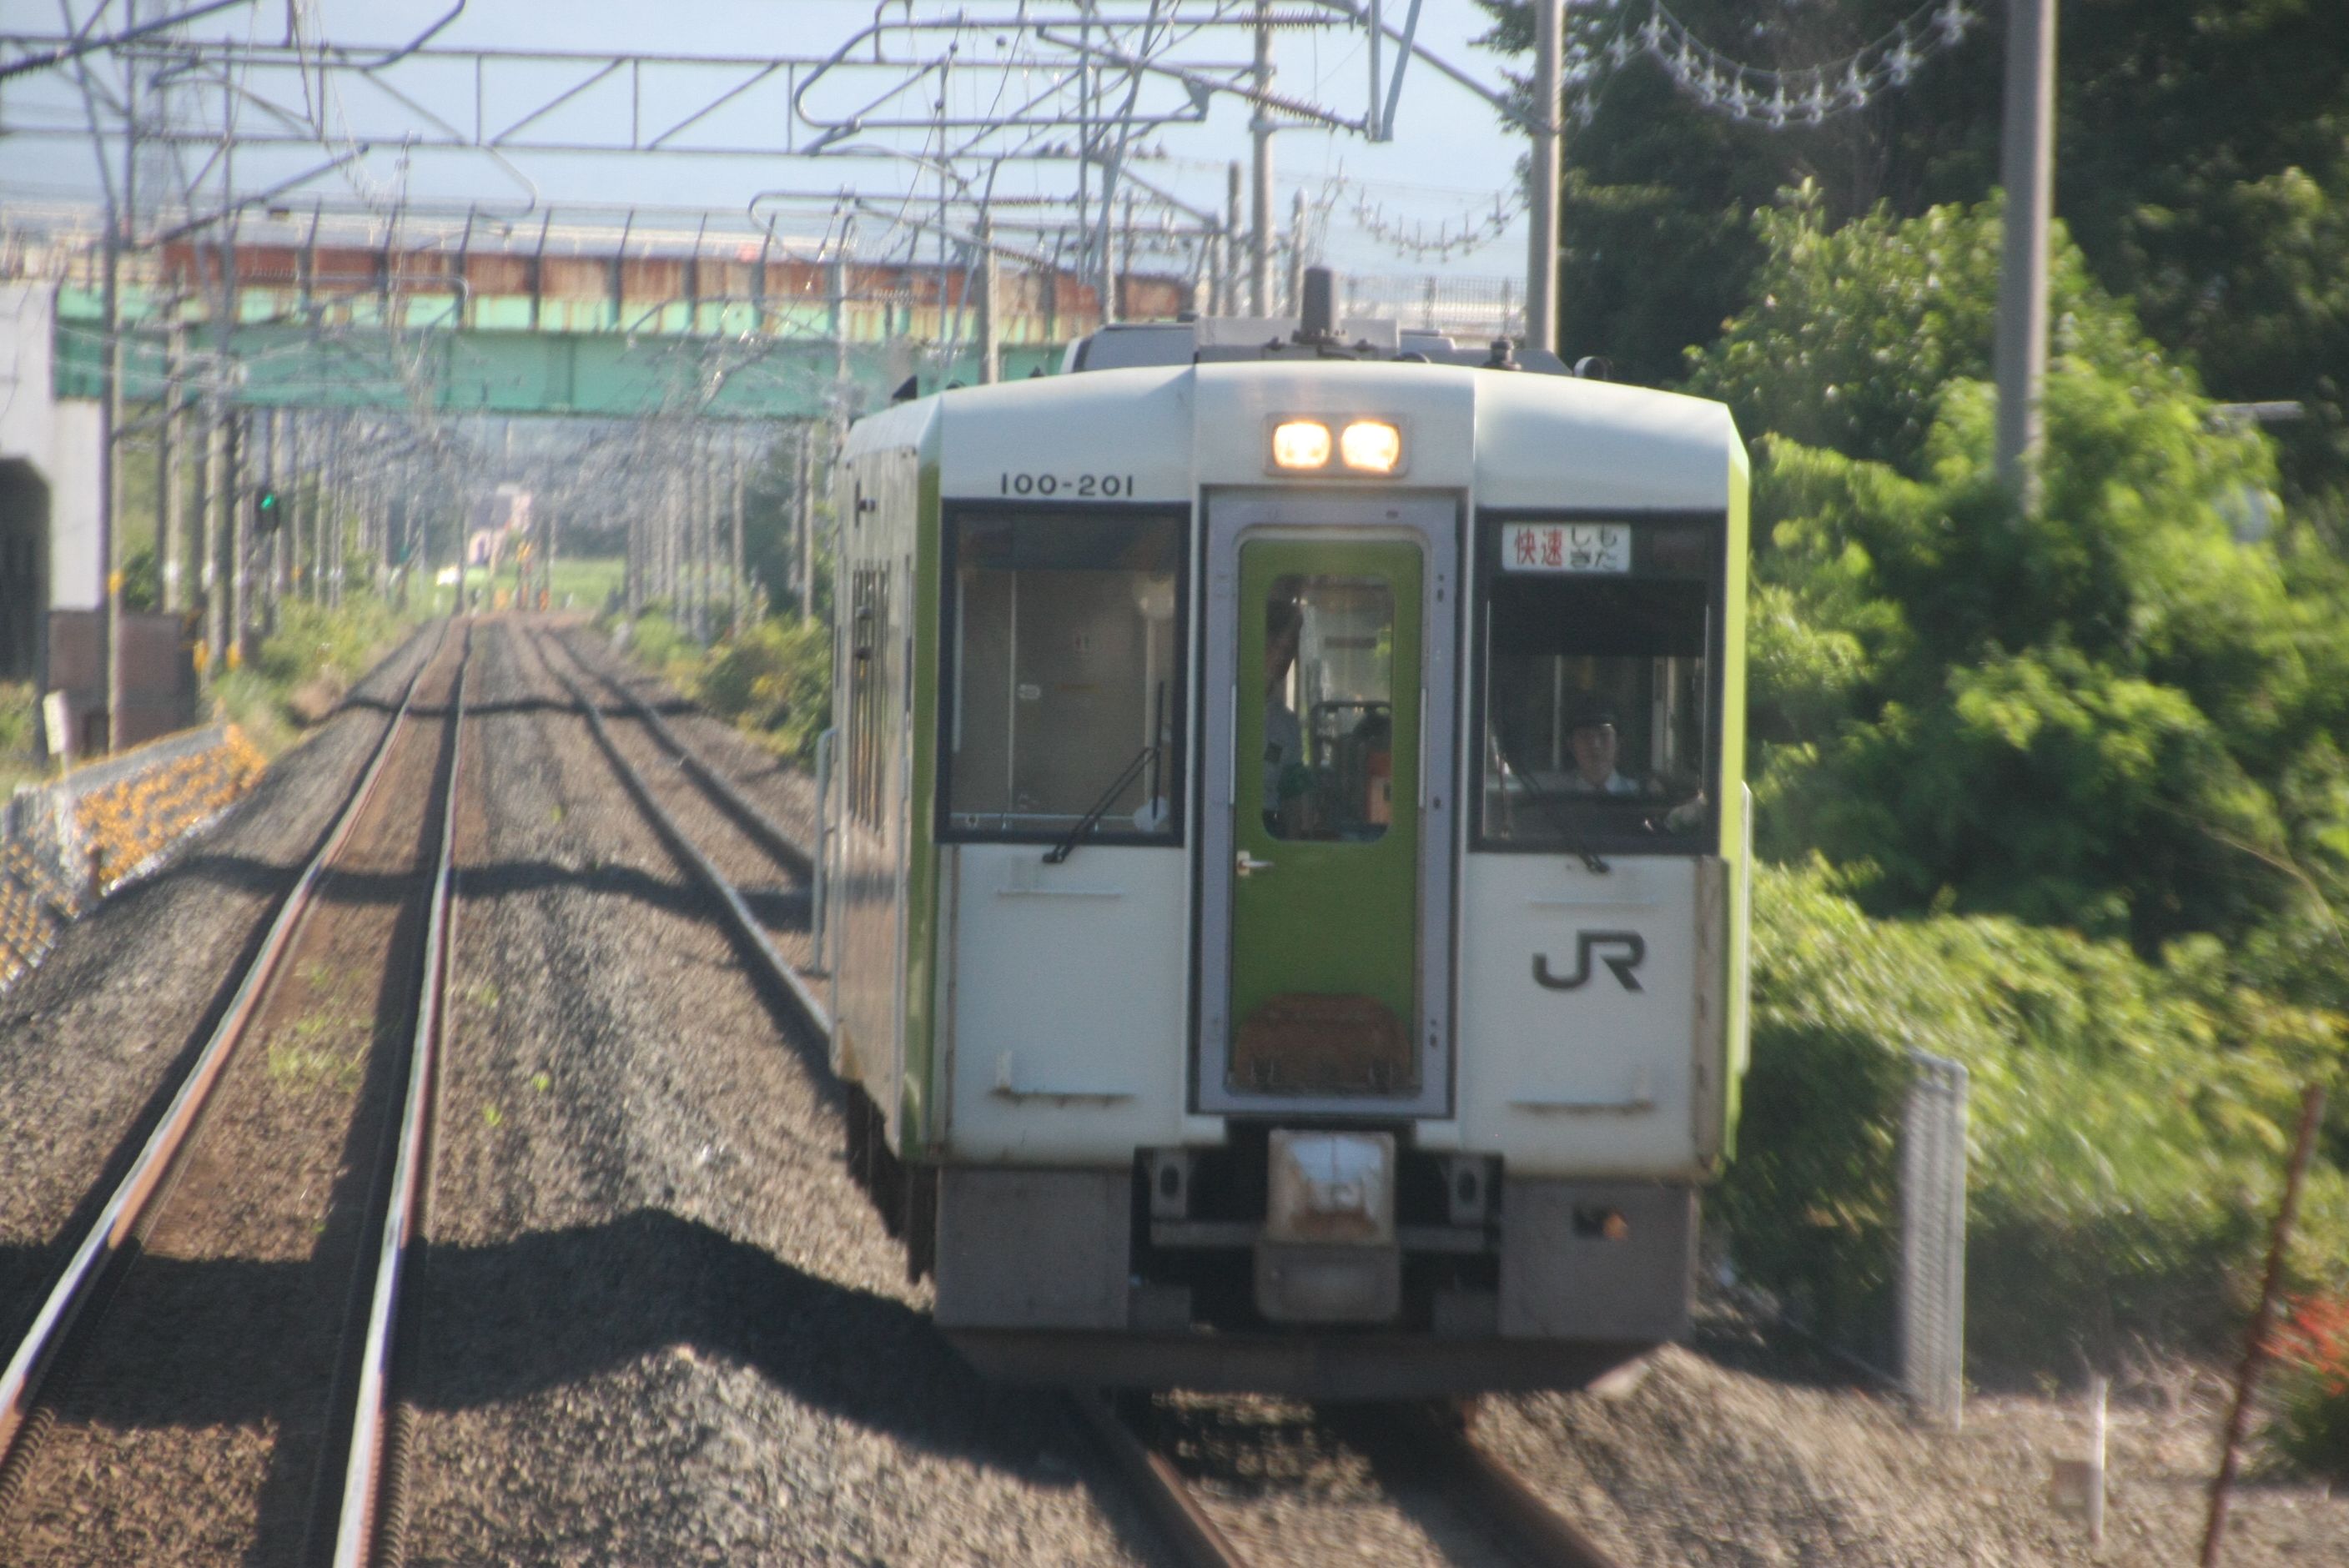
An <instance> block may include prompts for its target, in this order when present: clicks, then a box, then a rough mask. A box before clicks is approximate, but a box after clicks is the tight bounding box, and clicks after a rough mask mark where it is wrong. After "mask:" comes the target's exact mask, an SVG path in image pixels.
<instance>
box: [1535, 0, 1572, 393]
mask: <svg viewBox="0 0 2349 1568" xmlns="http://www.w3.org/2000/svg"><path fill="white" fill-rule="evenodd" d="M1565 8H1566V0H1535V3H1534V104H1533V108H1534V114H1535V116H1536V118H1537V120H1538V121H1539V124H1538V125H1537V127H1536V129H1535V130H1534V133H1533V140H1534V146H1533V167H1532V169H1531V170H1529V171H1528V173H1527V175H1526V180H1527V182H1528V187H1529V188H1528V189H1527V191H1526V227H1527V231H1528V232H1527V235H1526V345H1527V346H1529V347H1533V348H1548V349H1555V348H1557V265H1558V255H1557V227H1558V225H1557V200H1558V187H1559V184H1560V182H1561V181H1563V180H1564V178H1565V173H1566V156H1565V153H1566V149H1565V140H1566V123H1565V121H1566V113H1565V105H1564V103H1563V102H1562V101H1561V99H1562V96H1563V88H1564V85H1565V65H1564V58H1565V50H1564V46H1563V45H1562V43H1561V41H1560V38H1559V35H1560V34H1561V33H1562V32H1563V31H1564V21H1565V17H1564V12H1565Z"/></svg>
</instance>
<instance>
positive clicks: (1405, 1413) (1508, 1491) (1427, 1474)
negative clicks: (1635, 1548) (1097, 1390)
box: [1071, 1394, 1616, 1568]
mask: <svg viewBox="0 0 2349 1568" xmlns="http://www.w3.org/2000/svg"><path fill="white" fill-rule="evenodd" d="M1071 1405H1072V1406H1073V1408H1075V1410H1076V1413H1077V1416H1078V1418H1079V1419H1080V1420H1081V1422H1082V1423H1083V1425H1084V1426H1085V1427H1086V1428H1087V1429H1089V1430H1090V1431H1091V1432H1092V1434H1093V1436H1094V1437H1095V1438H1096V1439H1098V1440H1099V1443H1100V1448H1101V1451H1102V1454H1103V1455H1104V1456H1105V1457H1106V1458H1107V1460H1109V1462H1110V1464H1111V1465H1112V1468H1113V1469H1114V1470H1115V1471H1116V1472H1117V1474H1118V1476H1119V1478H1120V1480H1122V1481H1123V1483H1124V1485H1125V1486H1126V1488H1127V1489H1128V1491H1130V1492H1131V1493H1132V1495H1133V1497H1134V1498H1135V1500H1136V1501H1138V1502H1140V1503H1141V1505H1142V1507H1143V1511H1145V1512H1146V1513H1147V1514H1148V1515H1149V1516H1150V1518H1151V1520H1152V1521H1153V1522H1154V1523H1155V1524H1156V1525H1157V1526H1158V1528H1159V1530H1160V1531H1161V1532H1162V1533H1163V1534H1164V1536H1165V1537H1166V1539H1167V1541H1168V1542H1169V1543H1170V1544H1171V1545H1172V1546H1173V1547H1174V1551H1175V1554H1176V1556H1177V1557H1179V1558H1180V1559H1181V1561H1182V1562H1183V1563H1185V1564H1186V1568H1248V1565H1249V1564H1251V1563H1258V1562H1265V1561H1279V1560H1281V1559H1280V1558H1279V1557H1278V1556H1273V1557H1262V1556H1258V1555H1256V1554H1252V1553H1249V1552H1248V1551H1247V1550H1246V1549H1244V1548H1243V1547H1242V1546H1241V1545H1240V1544H1239V1543H1238V1542H1237V1541H1236V1540H1235V1538H1234V1536H1235V1533H1236V1532H1226V1529H1225V1528H1224V1526H1223V1525H1222V1524H1220V1523H1218V1522H1217V1520H1216V1515H1217V1513H1218V1512H1221V1511H1225V1510H1224V1509H1223V1508H1221V1507H1211V1506H1210V1505H1209V1502H1208V1501H1207V1500H1206V1498H1205V1497H1204V1496H1203V1495H1202V1494H1201V1493H1200V1492H1199V1491H1197V1490H1196V1489H1195V1487H1194V1486H1193V1485H1192V1483H1191V1482H1190V1480H1188V1479H1187V1478H1186V1477H1185V1475H1184V1473H1183V1469H1182V1467H1181V1466H1180V1465H1178V1464H1177V1463H1176V1462H1175V1460H1174V1458H1173V1457H1171V1456H1170V1455H1169V1454H1168V1453H1166V1452H1165V1451H1164V1449H1163V1448H1162V1447H1161V1446H1160V1445H1159V1444H1157V1443H1155V1442H1154V1441H1153V1440H1152V1439H1150V1438H1149V1437H1147V1436H1145V1435H1144V1433H1143V1432H1142V1431H1140V1430H1137V1429H1136V1423H1135V1422H1134V1421H1133V1420H1132V1419H1130V1418H1129V1416H1128V1414H1127V1413H1126V1411H1125V1410H1123V1409H1121V1408H1120V1407H1119V1405H1117V1404H1116V1403H1113V1402H1112V1399H1110V1398H1106V1397H1104V1396H1102V1395H1097V1394H1087V1395H1078V1396H1073V1397H1071ZM1324 1419H1325V1421H1327V1422H1328V1423H1329V1424H1330V1425H1331V1426H1333V1427H1334V1428H1335V1429H1337V1431H1338V1433H1339V1434H1340V1436H1341V1437H1342V1438H1343V1439H1344V1440H1345V1441H1347V1442H1348V1443H1349V1444H1350V1445H1351V1446H1354V1447H1357V1448H1359V1449H1361V1450H1362V1451H1363V1452H1365V1453H1366V1454H1367V1455H1368V1457H1369V1459H1370V1462H1371V1470H1372V1473H1373V1474H1374V1475H1375V1476H1376V1478H1377V1480H1378V1483H1379V1485H1380V1486H1381V1489H1382V1490H1383V1491H1385V1492H1386V1494H1387V1495H1388V1496H1389V1497H1390V1498H1391V1499H1392V1500H1395V1501H1397V1502H1398V1503H1399V1504H1402V1505H1403V1506H1404V1507H1405V1511H1407V1512H1409V1513H1410V1514H1412V1515H1413V1517H1414V1518H1416V1519H1418V1520H1420V1521H1421V1522H1423V1523H1424V1522H1426V1521H1427V1519H1428V1516H1429V1514H1430V1513H1431V1512H1433V1513H1435V1514H1438V1515H1439V1516H1440V1518H1439V1520H1438V1523H1439V1525H1440V1528H1438V1529H1435V1530H1431V1531H1430V1532H1429V1533H1430V1534H1431V1536H1432V1537H1433V1539H1434V1540H1435V1541H1436V1542H1437V1544H1438V1549H1439V1550H1440V1551H1441V1552H1442V1553H1443V1555H1444V1558H1445V1560H1447V1561H1450V1562H1454V1563H1511V1564H1522V1565H1524V1568H1616V1564H1615V1560H1614V1559H1613V1558H1611V1557H1609V1555H1608V1554H1607V1553H1605V1552H1604V1551H1602V1550H1600V1548H1599V1546H1598V1544H1597V1543H1596V1542H1593V1541H1591V1539H1590V1538H1589V1537H1588V1535H1587V1534H1585V1533H1584V1532H1582V1530H1581V1529H1580V1528H1578V1526H1577V1525H1576V1524H1575V1523H1574V1522H1573V1521H1572V1520H1570V1519H1568V1517H1567V1516H1566V1515H1564V1514H1562V1513H1560V1512H1559V1511H1557V1510H1556V1509H1554V1508H1552V1507H1551V1506H1550V1505H1549V1503H1548V1502H1547V1501H1544V1500H1543V1498H1542V1497H1541V1495H1540V1494H1539V1493H1538V1492H1537V1491H1535V1490H1534V1489H1533V1488H1532V1487H1531V1486H1529V1485H1527V1484H1526V1481H1525V1480H1524V1478H1522V1477H1521V1476H1519V1475H1518V1474H1516V1471H1514V1470H1511V1469H1510V1468H1509V1467H1508V1466H1507V1465H1506V1464H1504V1463H1503V1462H1502V1461H1501V1460H1498V1459H1496V1458H1495V1457H1494V1455H1493V1454H1492V1453H1491V1452H1489V1451H1488V1450H1487V1449H1485V1448H1484V1447H1483V1446H1482V1445H1481V1444H1479V1443H1478V1442H1477V1441H1476V1440H1475V1437H1474V1436H1473V1435H1471V1433H1470V1432H1469V1430H1468V1429H1467V1426H1466V1424H1465V1422H1464V1420H1463V1419H1462V1418H1459V1417H1458V1415H1457V1414H1456V1413H1454V1412H1453V1411H1450V1410H1444V1409H1438V1408H1433V1407H1428V1406H1416V1405H1414V1406H1367V1407H1359V1408H1350V1409H1344V1410H1341V1411H1340V1412H1338V1413H1335V1414H1331V1415H1325V1417H1324Z"/></svg>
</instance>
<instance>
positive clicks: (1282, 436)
mask: <svg viewBox="0 0 2349 1568" xmlns="http://www.w3.org/2000/svg"><path fill="white" fill-rule="evenodd" d="M1329 461H1330V427H1329V426H1327V425H1325V424H1323V423H1321V421H1320V420H1319V419H1283V420H1282V421H1281V422H1280V423H1279V424H1278V425H1275V426H1274V427H1273V428H1272V465H1273V467H1275V468H1278V469H1318V468H1322V467H1325V466H1327V464H1328V463H1329Z"/></svg>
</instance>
